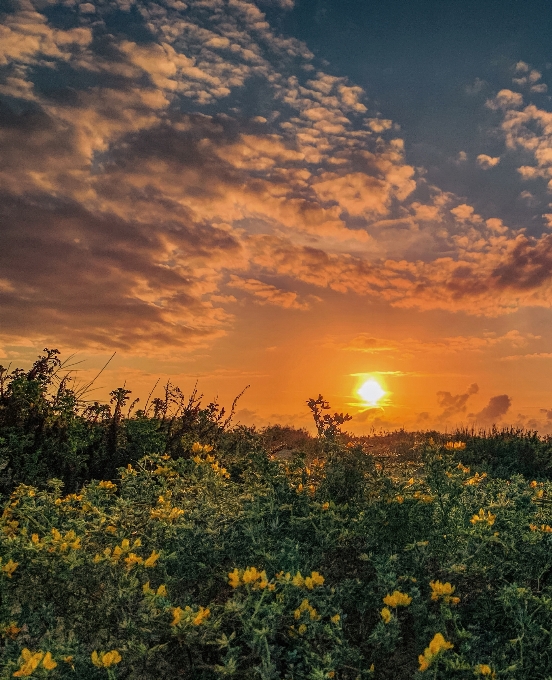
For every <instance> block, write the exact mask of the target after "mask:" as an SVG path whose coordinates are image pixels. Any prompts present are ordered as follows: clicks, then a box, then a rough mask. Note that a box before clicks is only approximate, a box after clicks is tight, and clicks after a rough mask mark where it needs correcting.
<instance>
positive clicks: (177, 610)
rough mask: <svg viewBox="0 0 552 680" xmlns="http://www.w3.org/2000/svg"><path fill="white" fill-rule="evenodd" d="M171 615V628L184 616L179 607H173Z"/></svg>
mask: <svg viewBox="0 0 552 680" xmlns="http://www.w3.org/2000/svg"><path fill="white" fill-rule="evenodd" d="M172 614H173V620H172V621H171V626H178V624H179V623H180V621H181V620H182V617H183V616H184V610H183V609H182V608H181V607H173V608H172Z"/></svg>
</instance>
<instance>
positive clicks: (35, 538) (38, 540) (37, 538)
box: [31, 534, 40, 545]
mask: <svg viewBox="0 0 552 680" xmlns="http://www.w3.org/2000/svg"><path fill="white" fill-rule="evenodd" d="M31 541H32V542H33V543H34V544H35V545H36V544H37V543H40V538H39V537H38V534H33V535H32V536H31Z"/></svg>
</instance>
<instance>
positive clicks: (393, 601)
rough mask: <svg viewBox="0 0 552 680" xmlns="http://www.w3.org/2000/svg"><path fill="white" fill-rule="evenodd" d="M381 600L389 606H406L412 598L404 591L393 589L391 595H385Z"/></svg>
mask: <svg viewBox="0 0 552 680" xmlns="http://www.w3.org/2000/svg"><path fill="white" fill-rule="evenodd" d="M383 602H384V603H385V604H387V605H389V606H390V607H408V605H409V604H410V603H411V602H412V598H411V597H410V596H409V595H407V594H406V593H401V592H400V591H399V590H395V591H393V594H392V595H386V596H385V597H384V598H383Z"/></svg>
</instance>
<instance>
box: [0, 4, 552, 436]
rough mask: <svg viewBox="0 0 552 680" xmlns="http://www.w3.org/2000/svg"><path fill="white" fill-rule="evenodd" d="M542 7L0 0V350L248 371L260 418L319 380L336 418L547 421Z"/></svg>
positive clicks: (270, 419)
mask: <svg viewBox="0 0 552 680" xmlns="http://www.w3.org/2000/svg"><path fill="white" fill-rule="evenodd" d="M551 20H552V8H551V7H550V6H549V4H546V3H544V2H543V1H542V0H535V1H534V2H532V3H530V4H529V5H527V6H523V7H522V6H519V4H518V3H516V2H515V1H514V0H505V1H503V2H500V3H498V2H494V1H493V2H489V3H485V4H484V6H482V4H481V3H477V2H475V0H464V1H463V2H456V1H455V0H447V2H444V3H443V2H437V0H424V2H421V1H420V0H419V1H418V2H414V3H413V2H407V1H406V0H392V1H391V2H388V3H385V4H380V5H379V6H373V5H371V4H370V3H363V2H362V1H361V0H346V1H343V0H255V1H253V0H197V1H196V2H192V3H185V2H182V1H181V0H160V1H159V2H144V1H143V0H137V1H136V2H130V1H129V0H102V1H101V2H99V1H97V2H81V3H77V2H75V1H74V0H63V2H56V1H55V0H52V1H50V2H48V3H44V2H42V1H41V2H38V0H6V1H5V2H3V3H2V5H1V8H0V140H1V143H2V148H3V149H4V154H3V159H2V164H1V165H0V197H1V201H0V215H1V223H2V248H1V249H0V316H1V318H2V322H1V323H0V363H2V364H4V365H7V364H10V363H11V365H12V366H18V367H19V366H21V367H23V368H26V367H30V365H31V364H32V363H33V361H34V360H35V359H36V356H37V355H38V354H40V353H41V352H42V349H43V348H44V347H56V348H59V350H60V351H61V352H62V359H66V358H67V357H69V356H71V355H73V354H74V355H75V358H74V359H72V361H79V362H81V361H82V363H79V364H78V367H77V368H76V369H75V370H76V371H77V372H76V373H75V375H76V376H77V379H78V380H82V381H83V382H84V383H85V382H87V381H89V380H91V379H92V377H93V376H94V375H95V374H96V373H97V372H98V371H99V369H100V368H101V367H102V366H103V365H104V364H105V363H106V361H107V360H108V358H109V357H110V356H111V355H112V354H113V353H114V352H115V353H116V354H115V356H114V358H113V360H112V361H111V362H110V363H109V365H108V366H107V368H106V369H105V371H104V372H103V374H102V379H101V381H99V382H98V383H96V385H95V388H96V393H95V396H93V397H92V398H93V399H96V398H97V399H98V400H106V399H107V398H108V393H109V391H110V390H111V389H115V387H117V386H120V385H123V384H126V385H127V386H128V389H131V390H132V392H133V396H134V397H136V396H137V397H139V398H140V399H141V403H144V401H145V399H146V397H147V395H148V394H149V392H150V391H151V389H152V388H153V387H154V385H155V383H156V381H157V380H159V385H158V388H157V390H158V391H160V390H161V386H162V385H163V384H164V383H166V382H167V380H170V381H171V382H172V383H173V384H175V385H178V386H179V387H180V388H181V389H182V390H183V391H184V392H185V393H188V394H189V393H190V392H191V391H192V389H193V387H194V385H195V384H196V382H197V384H198V391H199V392H200V393H203V394H204V395H205V399H206V400H207V401H210V400H213V399H218V400H219V403H221V404H222V405H224V406H227V407H228V408H229V407H230V404H231V403H232V400H233V399H234V397H235V396H236V395H237V394H239V393H240V392H241V391H242V390H243V389H244V387H245V386H246V385H250V387H249V389H247V391H246V392H245V394H244V395H243V397H242V398H241V399H240V401H239V403H238V409H237V412H236V418H237V419H238V420H240V421H241V422H242V423H243V424H245V425H253V424H255V425H257V426H258V427H264V426H266V425H268V424H269V423H272V424H281V425H290V426H294V427H297V428H303V427H306V428H308V429H309V430H312V425H311V420H312V418H311V416H310V412H309V410H308V407H307V406H306V401H307V399H309V398H316V395H318V394H323V395H324V397H325V398H326V399H327V400H328V402H329V403H330V405H331V408H332V412H334V411H336V412H344V413H350V414H351V415H352V416H353V420H352V421H350V423H347V424H346V428H345V429H347V431H350V432H351V433H352V434H355V435H362V434H368V433H369V432H371V431H372V429H375V430H382V431H393V430H396V429H405V430H407V431H427V430H430V429H436V430H439V431H448V430H450V429H451V428H452V429H454V428H455V427H457V426H459V427H462V426H469V425H470V423H477V424H478V425H477V427H479V424H480V425H481V427H484V428H488V427H490V426H492V425H493V424H496V425H497V426H498V427H502V426H513V427H519V428H524V429H527V430H537V431H538V432H539V433H540V434H552V396H551V395H550V391H549V390H548V389H547V386H548V382H549V381H550V379H551V378H552V337H550V334H549V333H548V329H549V328H550V327H551V323H552V312H551V309H550V307H551V302H552V233H551V231H550V230H551V229H552V195H551V194H552V97H551V96H550V94H549V91H548V88H549V84H552V83H550V82H549V81H550V79H551V75H552V58H551V57H550V50H549V31H548V26H549V25H550V21H551ZM366 383H370V384H371V385H372V387H371V391H366V389H364V390H363V391H362V393H361V394H360V395H359V392H358V390H359V389H361V388H362V386H363V385H365V384H366ZM375 384H377V388H379V391H378V389H377V388H376V387H375V386H374V385H375ZM374 390H375V391H374ZM156 394H157V392H156ZM362 395H364V396H362ZM154 396H155V395H154Z"/></svg>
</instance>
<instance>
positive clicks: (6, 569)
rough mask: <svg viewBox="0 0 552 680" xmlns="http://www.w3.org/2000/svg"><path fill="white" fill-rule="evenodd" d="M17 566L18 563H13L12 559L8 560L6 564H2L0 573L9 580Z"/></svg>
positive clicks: (0, 562) (0, 560)
mask: <svg viewBox="0 0 552 680" xmlns="http://www.w3.org/2000/svg"><path fill="white" fill-rule="evenodd" d="M0 564H2V559H1V558H0ZM18 566H19V562H14V561H13V560H12V559H9V560H8V561H7V562H6V564H4V565H3V566H2V567H0V571H2V573H4V574H6V576H7V577H8V578H11V577H12V575H13V572H14V571H15V570H16V569H17V567H18Z"/></svg>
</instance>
